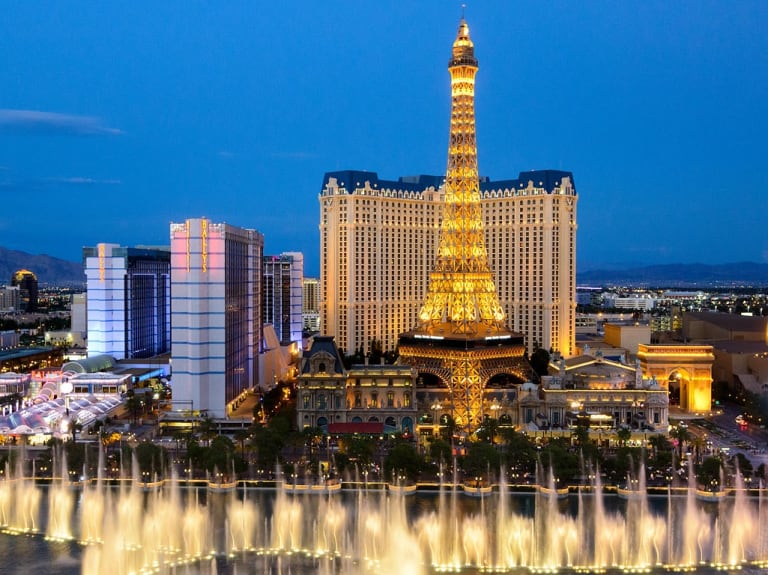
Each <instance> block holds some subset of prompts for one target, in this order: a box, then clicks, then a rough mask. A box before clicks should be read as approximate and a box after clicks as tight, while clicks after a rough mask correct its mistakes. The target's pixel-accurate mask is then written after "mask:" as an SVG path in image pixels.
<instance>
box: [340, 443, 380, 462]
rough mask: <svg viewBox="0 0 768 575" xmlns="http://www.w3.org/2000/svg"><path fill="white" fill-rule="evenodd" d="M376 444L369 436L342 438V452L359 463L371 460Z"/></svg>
mask: <svg viewBox="0 0 768 575" xmlns="http://www.w3.org/2000/svg"><path fill="white" fill-rule="evenodd" d="M375 451H376V445H375V443H374V441H373V439H371V438H370V437H358V436H352V437H349V438H347V439H345V440H344V453H346V454H347V455H348V456H349V458H350V459H353V460H355V461H357V463H358V464H360V465H367V464H369V463H371V461H373V454H374V452H375Z"/></svg>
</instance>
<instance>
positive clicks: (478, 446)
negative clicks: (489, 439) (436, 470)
mask: <svg viewBox="0 0 768 575" xmlns="http://www.w3.org/2000/svg"><path fill="white" fill-rule="evenodd" d="M500 463H501V456H500V455H499V452H498V451H497V450H496V449H495V448H494V447H493V446H492V445H489V444H487V443H472V444H470V445H469V449H467V454H466V455H465V456H463V457H460V458H459V467H461V470H462V471H463V472H464V477H465V480H467V479H469V480H471V479H472V478H474V477H480V476H483V477H484V476H485V475H486V474H487V473H489V471H496V470H497V469H499V465H500Z"/></svg>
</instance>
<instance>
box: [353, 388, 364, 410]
mask: <svg viewBox="0 0 768 575" xmlns="http://www.w3.org/2000/svg"><path fill="white" fill-rule="evenodd" d="M362 406H363V394H362V393H361V392H359V391H356V392H355V407H362Z"/></svg>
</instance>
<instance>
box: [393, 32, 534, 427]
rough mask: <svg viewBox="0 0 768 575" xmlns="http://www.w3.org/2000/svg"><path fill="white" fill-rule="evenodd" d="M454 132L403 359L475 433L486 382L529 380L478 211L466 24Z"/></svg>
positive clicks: (460, 41)
mask: <svg viewBox="0 0 768 575" xmlns="http://www.w3.org/2000/svg"><path fill="white" fill-rule="evenodd" d="M448 70H449V72H450V74H451V97H452V105H451V129H450V138H449V144H448V168H447V173H446V179H445V207H444V212H443V220H442V224H441V229H440V243H439V246H438V253H437V259H436V262H435V265H434V268H433V270H432V272H431V273H430V277H429V289H428V293H427V298H426V301H425V303H424V305H423V306H422V308H421V310H420V312H419V324H418V326H417V327H416V329H415V330H414V331H412V332H408V333H405V334H401V336H400V341H399V351H400V358H401V361H402V362H403V363H407V364H409V365H412V366H414V367H416V368H417V369H418V370H419V371H420V372H422V373H431V374H433V375H436V376H438V377H439V378H440V379H441V380H442V381H443V382H444V383H445V384H447V387H448V391H449V394H450V404H451V406H452V411H453V416H454V419H455V422H456V424H457V425H458V426H459V427H463V428H465V429H470V430H472V429H476V428H477V426H478V425H479V424H480V422H481V421H482V419H483V416H484V413H483V411H484V410H483V392H484V387H485V384H486V382H487V381H488V380H489V379H490V378H491V377H493V376H494V375H497V374H499V373H507V374H512V375H515V376H516V377H517V378H518V379H525V378H526V377H527V376H528V374H529V366H528V364H527V362H526V361H525V359H524V357H523V356H524V353H525V348H524V341H523V337H522V336H521V335H520V334H517V333H514V332H512V331H510V330H509V329H508V328H507V327H506V325H505V323H504V312H503V311H502V307H501V304H500V303H499V298H498V294H497V293H496V284H495V282H494V280H493V275H492V273H491V269H490V265H489V263H488V252H487V250H486V246H485V235H484V225H483V219H482V213H481V208H480V180H479V173H478V168H477V141H476V136H475V74H476V73H477V70H478V65H477V59H476V58H475V51H474V44H473V43H472V40H471V39H470V37H469V26H468V25H467V23H466V21H465V20H464V19H463V18H462V19H461V22H460V23H459V30H458V34H457V36H456V40H455V41H454V43H453V51H452V55H451V59H450V61H449V63H448Z"/></svg>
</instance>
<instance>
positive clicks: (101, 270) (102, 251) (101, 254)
mask: <svg viewBox="0 0 768 575" xmlns="http://www.w3.org/2000/svg"><path fill="white" fill-rule="evenodd" d="M104 254H105V248H104V244H99V281H101V282H103V281H104Z"/></svg>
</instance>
